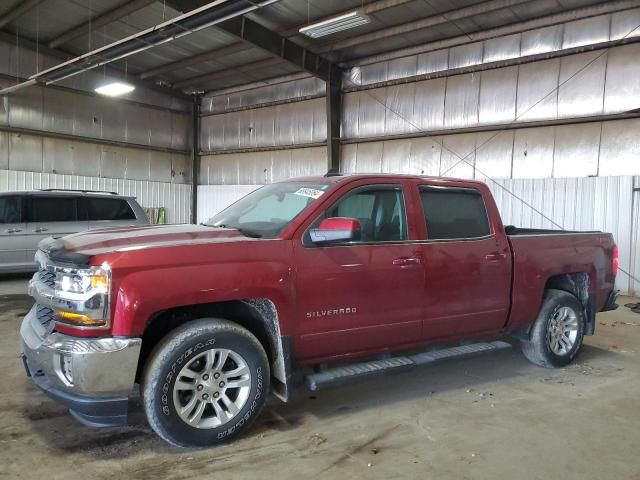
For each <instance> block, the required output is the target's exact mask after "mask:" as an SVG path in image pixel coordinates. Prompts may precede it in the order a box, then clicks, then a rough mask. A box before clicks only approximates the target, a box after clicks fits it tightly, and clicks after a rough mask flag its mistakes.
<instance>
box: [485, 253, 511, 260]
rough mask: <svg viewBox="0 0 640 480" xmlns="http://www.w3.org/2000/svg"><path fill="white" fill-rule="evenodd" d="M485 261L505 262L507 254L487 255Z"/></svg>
mask: <svg viewBox="0 0 640 480" xmlns="http://www.w3.org/2000/svg"><path fill="white" fill-rule="evenodd" d="M484 258H485V259H487V260H493V261H495V260H504V259H505V258H507V254H506V253H498V252H494V253H487V254H486V255H485V256H484Z"/></svg>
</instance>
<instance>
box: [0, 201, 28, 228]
mask: <svg viewBox="0 0 640 480" xmlns="http://www.w3.org/2000/svg"><path fill="white" fill-rule="evenodd" d="M22 221H23V220H22V197H21V196H20V195H10V196H9V195H7V196H3V197H0V223H22Z"/></svg>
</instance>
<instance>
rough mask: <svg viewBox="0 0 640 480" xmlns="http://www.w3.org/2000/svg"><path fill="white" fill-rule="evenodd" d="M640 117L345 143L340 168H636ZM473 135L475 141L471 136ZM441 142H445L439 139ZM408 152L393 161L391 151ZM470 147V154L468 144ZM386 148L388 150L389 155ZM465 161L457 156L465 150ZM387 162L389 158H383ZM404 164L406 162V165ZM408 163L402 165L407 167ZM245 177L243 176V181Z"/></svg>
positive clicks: (518, 171)
mask: <svg viewBox="0 0 640 480" xmlns="http://www.w3.org/2000/svg"><path fill="white" fill-rule="evenodd" d="M639 131H640V119H627V120H616V121H609V122H592V123H582V124H575V125H558V126H555V127H554V126H550V127H535V128H521V129H513V130H502V131H489V132H479V133H468V134H451V135H444V136H442V137H418V138H406V139H397V140H384V139H382V138H381V139H380V140H379V141H375V142H364V143H360V144H347V145H344V146H343V147H342V153H341V155H342V165H341V168H342V169H343V170H344V171H346V172H380V171H385V172H391V171H394V170H393V166H398V165H400V166H401V167H398V168H400V170H398V173H400V172H405V171H407V172H410V173H421V172H422V173H424V174H425V175H441V174H443V173H444V172H447V170H448V169H449V168H450V167H451V166H452V165H454V164H456V163H458V165H457V167H456V170H452V171H450V172H447V176H456V175H458V176H464V177H468V176H470V172H469V171H468V169H469V168H471V170H472V172H471V174H473V167H472V166H470V165H469V164H472V165H473V163H474V161H475V166H476V168H477V171H476V172H475V173H474V175H475V177H476V178H484V176H485V175H488V176H489V177H491V178H510V177H513V178H546V177H587V176H594V175H600V176H618V175H638V174H640V136H639V135H638V132H639ZM474 138H475V147H474V141H473V139H474ZM442 142H444V145H445V147H446V148H444V149H442V148H441V147H440V144H442ZM396 143H398V144H400V143H402V144H404V145H407V146H409V151H410V152H411V153H410V156H409V157H407V159H406V161H405V162H404V163H402V162H401V163H398V162H399V160H398V159H397V153H395V152H400V151H406V147H405V146H396ZM474 148H475V154H474V153H473V150H474ZM388 152H394V153H393V159H392V157H390V156H389V154H388ZM469 154H471V155H470V156H469V158H465V160H466V162H461V161H460V157H465V156H466V155H469ZM387 162H389V163H387ZM407 165H408V166H407ZM407 169H408V170H407ZM245 183H246V182H245Z"/></svg>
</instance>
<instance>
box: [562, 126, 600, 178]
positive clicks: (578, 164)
mask: <svg viewBox="0 0 640 480" xmlns="http://www.w3.org/2000/svg"><path fill="white" fill-rule="evenodd" d="M555 129H556V132H555V146H554V150H553V159H554V161H553V177H589V176H595V175H597V174H598V154H599V148H600V133H601V129H602V124H601V123H583V124H579V125H562V126H558V127H555Z"/></svg>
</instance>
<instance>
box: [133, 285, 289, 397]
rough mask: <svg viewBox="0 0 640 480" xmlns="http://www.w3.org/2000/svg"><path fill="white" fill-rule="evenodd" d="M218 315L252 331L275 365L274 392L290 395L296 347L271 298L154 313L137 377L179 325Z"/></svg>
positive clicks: (146, 334)
mask: <svg viewBox="0 0 640 480" xmlns="http://www.w3.org/2000/svg"><path fill="white" fill-rule="evenodd" d="M206 317H217V318H223V319H225V320H229V321H232V322H234V323H236V324H238V325H240V326H242V327H244V328H246V329H247V330H248V331H249V332H251V333H252V334H253V335H255V337H256V338H257V339H258V341H259V342H260V343H261V344H262V346H263V348H264V349H265V352H266V353H267V357H268V358H269V363H270V366H271V378H272V380H275V381H272V382H271V385H272V391H273V393H274V394H275V395H276V396H277V397H278V398H280V399H281V400H282V401H285V402H286V401H287V400H288V397H289V378H290V376H291V370H292V348H291V341H290V338H289V337H286V336H282V334H281V332H280V322H279V317H278V310H277V308H276V306H275V304H274V303H273V301H271V300H270V299H268V298H246V299H241V300H231V301H222V302H215V303H206V304H198V305H183V306H180V307H175V308H171V309H168V310H163V311H161V312H157V313H155V314H154V315H152V316H151V318H150V319H149V321H148V322H147V324H146V326H145V330H144V333H143V335H142V348H141V352H140V360H139V362H138V369H137V373H136V378H138V379H139V378H140V375H141V373H142V371H143V369H144V365H145V363H146V361H147V360H148V358H149V355H150V354H151V352H152V350H153V348H154V347H155V346H156V345H157V344H158V342H159V341H160V340H161V339H162V338H164V337H165V336H166V335H168V334H170V333H171V331H172V330H174V329H175V328H177V327H179V326H181V325H184V324H185V323H187V322H190V321H192V320H196V319H198V318H206Z"/></svg>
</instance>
